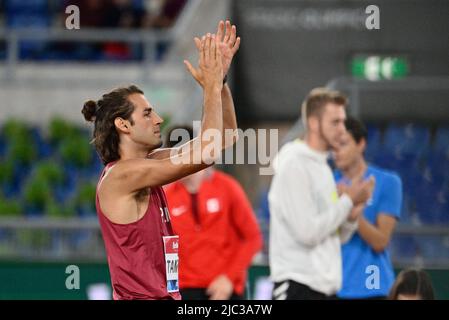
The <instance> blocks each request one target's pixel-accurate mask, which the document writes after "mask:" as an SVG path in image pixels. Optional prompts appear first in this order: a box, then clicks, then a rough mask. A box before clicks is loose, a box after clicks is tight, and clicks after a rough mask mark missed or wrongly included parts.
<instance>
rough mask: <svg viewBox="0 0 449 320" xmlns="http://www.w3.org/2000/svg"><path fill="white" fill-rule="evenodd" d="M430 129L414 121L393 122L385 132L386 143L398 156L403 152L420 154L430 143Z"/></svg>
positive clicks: (387, 148) (390, 150) (388, 149)
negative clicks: (401, 123) (400, 123)
mask: <svg viewBox="0 0 449 320" xmlns="http://www.w3.org/2000/svg"><path fill="white" fill-rule="evenodd" d="M429 138H430V131H429V128H427V127H425V126H420V125H416V124H413V123H409V124H405V125H396V124H393V125H391V126H389V127H388V128H387V130H386V132H385V138H384V145H385V148H386V150H387V151H389V152H392V153H393V154H394V156H395V157H396V158H400V157H401V155H403V154H415V155H416V154H420V153H422V152H423V151H424V150H425V149H426V148H427V147H428V145H429V141H430V140H429Z"/></svg>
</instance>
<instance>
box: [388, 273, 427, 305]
mask: <svg viewBox="0 0 449 320" xmlns="http://www.w3.org/2000/svg"><path fill="white" fill-rule="evenodd" d="M400 294H405V295H411V296H418V297H419V298H420V299H422V300H435V294H434V290H433V286H432V281H431V280H430V277H429V275H428V274H427V272H425V271H424V270H417V269H407V270H403V271H401V272H400V273H399V275H398V277H397V279H396V281H395V283H394V285H393V288H391V291H390V296H389V299H390V300H397V299H398V296H399V295H400Z"/></svg>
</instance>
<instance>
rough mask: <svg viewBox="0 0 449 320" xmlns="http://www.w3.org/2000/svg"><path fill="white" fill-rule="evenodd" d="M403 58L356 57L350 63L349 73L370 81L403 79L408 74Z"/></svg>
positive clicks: (407, 64)
mask: <svg viewBox="0 0 449 320" xmlns="http://www.w3.org/2000/svg"><path fill="white" fill-rule="evenodd" d="M409 70H410V68H409V63H408V60H407V58H405V57H404V56H393V55H391V56H390V55H357V56H355V57H354V58H353V59H352V61H351V73H352V75H353V76H354V77H356V78H362V79H367V80H371V81H378V80H392V79H400V78H404V77H405V76H407V75H408V73H409Z"/></svg>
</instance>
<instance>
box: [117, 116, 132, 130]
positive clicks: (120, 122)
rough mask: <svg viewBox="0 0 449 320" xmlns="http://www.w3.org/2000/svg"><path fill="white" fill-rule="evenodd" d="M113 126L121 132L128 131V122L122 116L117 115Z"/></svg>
mask: <svg viewBox="0 0 449 320" xmlns="http://www.w3.org/2000/svg"><path fill="white" fill-rule="evenodd" d="M114 125H115V127H116V128H117V129H118V130H120V131H121V132H123V133H129V123H128V121H126V120H124V119H123V118H120V117H117V118H115V120H114Z"/></svg>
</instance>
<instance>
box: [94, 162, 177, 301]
mask: <svg viewBox="0 0 449 320" xmlns="http://www.w3.org/2000/svg"><path fill="white" fill-rule="evenodd" d="M113 164H114V163H110V164H108V165H107V166H106V167H105V169H104V170H103V172H102V174H101V176H100V180H99V183H100V182H101V180H102V178H103V176H104V174H105V173H106V170H107V169H109V168H110V167H111V166H112V165H113ZM96 208H97V215H98V219H99V222H100V226H101V232H102V235H103V240H104V244H105V248H106V255H107V259H108V265H109V272H110V274H111V284H112V290H113V298H114V299H115V300H128V299H175V300H179V299H181V295H180V294H179V292H170V293H169V292H168V291H167V276H166V263H165V255H164V242H163V236H172V235H174V233H173V229H172V226H171V223H170V216H169V212H168V206H167V201H166V198H165V193H164V190H163V189H162V188H161V187H154V188H150V199H149V202H148V208H147V210H146V212H145V214H144V215H143V217H142V218H140V219H139V220H138V221H135V222H132V223H129V224H117V223H114V222H112V221H110V220H109V219H108V218H107V217H106V215H105V214H104V213H103V211H102V210H101V207H100V203H99V198H98V186H97V196H96Z"/></svg>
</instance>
